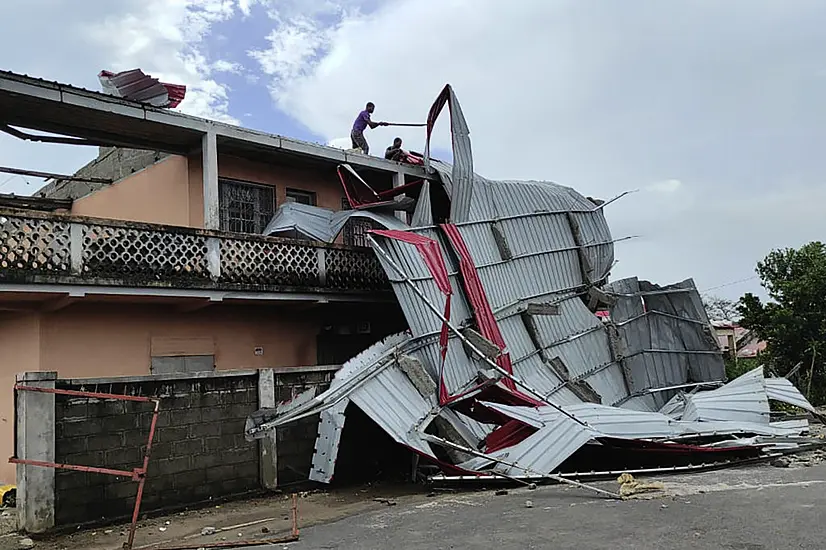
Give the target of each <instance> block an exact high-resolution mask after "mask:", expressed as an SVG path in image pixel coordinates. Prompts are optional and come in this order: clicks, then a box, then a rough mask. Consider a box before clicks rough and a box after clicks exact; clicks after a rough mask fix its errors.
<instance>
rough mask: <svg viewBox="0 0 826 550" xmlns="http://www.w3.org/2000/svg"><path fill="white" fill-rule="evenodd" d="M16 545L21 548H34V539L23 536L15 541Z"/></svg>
mask: <svg viewBox="0 0 826 550" xmlns="http://www.w3.org/2000/svg"><path fill="white" fill-rule="evenodd" d="M17 547H18V548H20V549H21V550H22V549H26V548H34V541H33V540H32V539H30V538H24V539H20V540H19V541H17Z"/></svg>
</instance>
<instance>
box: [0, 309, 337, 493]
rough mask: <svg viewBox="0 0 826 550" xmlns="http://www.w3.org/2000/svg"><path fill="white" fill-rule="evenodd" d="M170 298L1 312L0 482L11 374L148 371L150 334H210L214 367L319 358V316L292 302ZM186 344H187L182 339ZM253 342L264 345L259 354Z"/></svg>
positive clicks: (8, 444) (9, 475)
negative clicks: (196, 306) (184, 303)
mask: <svg viewBox="0 0 826 550" xmlns="http://www.w3.org/2000/svg"><path fill="white" fill-rule="evenodd" d="M176 307H177V306H175V305H172V304H151V303H150V304H134V303H118V302H100V303H89V304H84V303H78V304H74V305H71V306H69V307H67V308H64V309H62V310H59V311H55V312H34V313H23V312H2V311H0V392H2V395H0V484H2V483H13V482H14V478H15V469H14V466H12V465H10V464H8V463H7V462H6V461H7V459H8V457H10V456H12V454H13V453H14V440H13V434H14V399H13V389H12V387H13V386H14V377H15V374H16V373H18V372H24V371H38V370H40V371H57V372H58V375H59V376H60V377H62V378H94V377H108V376H123V375H145V374H149V372H150V368H149V367H150V357H151V353H150V350H151V346H152V343H153V339H155V342H156V343H157V342H158V340H167V341H168V340H169V339H182V340H184V341H186V340H190V341H192V340H199V341H204V340H211V341H212V345H213V346H214V354H215V364H216V367H217V368H218V369H221V370H231V369H255V368H262V367H288V366H299V365H314V364H316V336H317V334H318V333H319V330H320V326H321V325H320V321H319V320H318V318H317V316H316V315H315V314H314V313H313V312H312V311H305V312H297V311H292V310H290V311H287V310H285V309H284V308H288V307H289V306H282V307H275V306H269V305H268V306H261V305H215V306H212V307H211V308H206V309H202V310H198V311H194V312H189V313H186V312H180V311H178V310H177V309H176ZM184 345H185V344H184ZM255 348H263V355H256V354H255Z"/></svg>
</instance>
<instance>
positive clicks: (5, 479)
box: [0, 311, 40, 485]
mask: <svg viewBox="0 0 826 550" xmlns="http://www.w3.org/2000/svg"><path fill="white" fill-rule="evenodd" d="M36 370H40V315H39V314H37V313H21V312H11V311H0V485H2V484H4V483H14V481H15V466H14V465H13V464H9V463H8V459H9V457H11V456H12V455H13V454H14V389H13V388H14V383H15V375H16V374H17V373H18V372H24V371H36Z"/></svg>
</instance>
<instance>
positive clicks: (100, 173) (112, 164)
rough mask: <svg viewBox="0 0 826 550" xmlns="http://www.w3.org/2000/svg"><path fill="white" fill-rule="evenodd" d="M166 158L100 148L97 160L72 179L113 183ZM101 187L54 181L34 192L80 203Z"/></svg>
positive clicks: (137, 152) (124, 150) (131, 151)
mask: <svg viewBox="0 0 826 550" xmlns="http://www.w3.org/2000/svg"><path fill="white" fill-rule="evenodd" d="M167 156H169V155H168V154H166V153H161V152H160V151H147V150H143V149H124V148H120V147H101V148H100V150H99V152H98V156H97V158H95V159H94V160H92V161H91V162H89V163H88V164H86V165H85V166H83V167H82V168H80V169H79V170H78V171H77V172H75V174H74V175H75V176H79V177H87V178H108V179H111V180H112V181H113V182H116V181H118V180H120V179H123V178H125V177H126V176H128V175H130V174H133V173H135V172H137V171H138V170H143V169H144V168H146V167H147V166H149V165H151V164H154V163H156V162H158V161H160V160H161V159H164V158H166V157H167ZM106 185H107V184H103V183H88V182H79V181H66V180H56V181H53V182H51V183H49V184H48V185H46V186H45V187H43V188H42V189H40V190H39V191H38V192H37V195H40V196H44V197H49V198H52V199H79V198H81V197H85V196H86V195H88V194H90V193H94V192H95V191H97V190H99V189H101V188H102V187H105V186H106Z"/></svg>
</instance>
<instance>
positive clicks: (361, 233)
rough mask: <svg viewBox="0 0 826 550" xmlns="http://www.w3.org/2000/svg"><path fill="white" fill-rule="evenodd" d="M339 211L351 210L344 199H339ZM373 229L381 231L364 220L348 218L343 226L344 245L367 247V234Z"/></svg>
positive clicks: (368, 243) (370, 222) (375, 224)
mask: <svg viewBox="0 0 826 550" xmlns="http://www.w3.org/2000/svg"><path fill="white" fill-rule="evenodd" d="M341 209H342V210H350V209H351V208H350V203H349V201H348V200H347V198H346V197H345V198H343V199H341ZM373 229H381V226H379V225H378V224H377V223H375V222H374V221H373V220H369V219H366V218H350V219H349V220H347V223H346V224H345V225H344V244H346V245H349V246H364V247H369V246H370V241H369V240H367V233H368V232H369V231H371V230H373Z"/></svg>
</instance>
